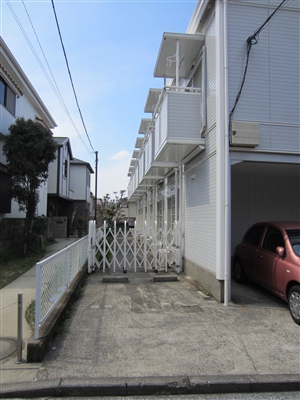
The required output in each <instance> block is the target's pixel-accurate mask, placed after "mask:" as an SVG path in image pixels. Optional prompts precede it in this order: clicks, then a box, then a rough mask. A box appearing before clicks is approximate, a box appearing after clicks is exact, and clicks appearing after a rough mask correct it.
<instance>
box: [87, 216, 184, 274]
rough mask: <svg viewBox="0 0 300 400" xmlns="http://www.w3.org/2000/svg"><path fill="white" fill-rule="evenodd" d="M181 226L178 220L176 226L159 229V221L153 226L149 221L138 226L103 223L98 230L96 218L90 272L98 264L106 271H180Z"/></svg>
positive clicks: (90, 234) (91, 235) (93, 228)
mask: <svg viewBox="0 0 300 400" xmlns="http://www.w3.org/2000/svg"><path fill="white" fill-rule="evenodd" d="M178 229H179V225H178V224H177V223H176V222H175V223H174V225H173V228H170V229H167V223H166V222H165V227H164V228H163V229H159V228H157V223H156V221H155V222H154V224H153V226H152V227H150V226H149V225H148V224H147V222H146V221H145V223H144V224H143V226H142V228H141V229H138V228H137V226H136V222H135V225H134V228H128V224H127V223H126V222H125V223H124V226H122V227H119V228H117V225H116V222H115V223H114V226H113V227H112V228H109V227H108V226H107V224H106V222H104V225H103V226H102V227H101V228H99V229H97V230H96V229H95V223H94V221H90V225H89V243H90V250H89V263H88V272H89V273H91V272H92V271H93V270H94V269H95V268H96V267H97V268H99V269H102V271H103V272H105V270H106V269H109V270H111V271H112V272H116V271H117V270H121V271H122V270H123V272H127V270H131V271H133V272H136V271H137V270H144V271H145V272H146V271H147V270H149V269H150V270H151V269H152V270H154V271H155V272H157V271H158V270H159V269H164V270H165V271H167V270H168V267H173V268H175V269H176V271H177V272H181V260H180V258H181V257H180V251H179V245H178V237H179V230H178Z"/></svg>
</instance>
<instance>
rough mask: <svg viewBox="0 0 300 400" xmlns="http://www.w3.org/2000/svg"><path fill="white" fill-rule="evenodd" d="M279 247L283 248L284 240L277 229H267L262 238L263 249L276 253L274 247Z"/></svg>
mask: <svg viewBox="0 0 300 400" xmlns="http://www.w3.org/2000/svg"><path fill="white" fill-rule="evenodd" d="M278 246H281V247H283V248H284V240H283V237H282V234H281V233H280V231H279V230H278V229H275V228H272V227H269V228H268V230H267V233H266V236H265V238H264V242H263V246H262V247H263V249H266V250H269V251H271V252H272V253H276V247H278Z"/></svg>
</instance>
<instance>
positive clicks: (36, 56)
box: [6, 0, 90, 154]
mask: <svg viewBox="0 0 300 400" xmlns="http://www.w3.org/2000/svg"><path fill="white" fill-rule="evenodd" d="M22 2H23V5H24V8H25V11H26V13H27V16H28V19H29V21H30V24H31V26H32V29H33V31H34V34H35V36H36V39H37V41H38V43H39V46H40V49H41V51H42V54H43V56H44V59H45V62H46V64H47V66H48V69H49V71H50V74H51V76H52V79H53V82H54V84H53V82H52V80H51V79H50V77H49V75H48V73H47V71H46V69H45V68H44V65H43V63H42V62H41V60H40V58H39V56H38V54H37V52H36V51H35V49H34V46H33V45H32V43H31V41H30V39H29V37H28V35H27V34H26V32H25V29H24V28H23V26H22V24H21V22H20V20H19V19H18V17H17V15H16V13H15V11H14V9H13V8H12V6H11V4H10V3H9V1H8V0H6V3H7V6H8V7H9V9H10V12H11V13H12V15H13V17H14V19H15V21H16V22H17V24H18V26H19V28H20V30H21V32H22V34H23V36H24V38H25V39H26V41H27V43H28V46H29V47H30V49H31V51H32V53H33V55H34V57H35V59H36V60H37V62H38V64H39V66H40V68H41V70H42V71H43V73H44V75H45V77H46V79H47V80H48V82H49V85H50V86H51V88H52V90H53V92H54V94H55V95H56V97H57V99H58V100H59V102H60V104H61V106H62V108H63V109H64V111H65V112H66V114H67V115H68V117H69V118H70V121H71V123H72V125H73V127H74V129H75V131H76V133H77V134H78V136H79V139H80V140H81V142H82V144H83V145H84V147H85V149H86V150H87V152H88V154H90V149H89V148H88V147H87V146H86V144H85V142H84V141H83V139H82V137H81V135H80V133H79V131H78V129H77V127H76V125H75V123H74V121H73V119H72V117H71V114H70V113H69V111H68V108H67V106H66V104H65V102H64V99H63V97H62V95H61V92H60V90H59V88H58V85H57V83H56V80H55V78H54V76H53V73H52V71H51V68H50V66H49V63H48V61H47V58H46V56H45V53H44V51H43V48H42V46H41V43H40V41H39V39H38V36H37V33H36V31H35V29H34V26H33V23H32V21H31V19H30V16H29V13H28V11H27V9H26V6H25V3H24V1H23V0H22Z"/></svg>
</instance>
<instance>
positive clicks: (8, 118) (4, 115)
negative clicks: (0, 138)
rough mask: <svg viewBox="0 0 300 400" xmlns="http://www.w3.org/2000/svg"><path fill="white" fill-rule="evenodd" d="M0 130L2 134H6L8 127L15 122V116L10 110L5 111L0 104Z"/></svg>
mask: <svg viewBox="0 0 300 400" xmlns="http://www.w3.org/2000/svg"><path fill="white" fill-rule="evenodd" d="M0 113H1V114H0V115H1V118H0V132H1V133H3V135H8V134H9V131H8V127H9V126H10V125H11V124H13V123H14V122H15V117H14V116H13V115H11V113H10V112H8V111H7V109H6V108H5V107H3V106H2V105H1V104H0Z"/></svg>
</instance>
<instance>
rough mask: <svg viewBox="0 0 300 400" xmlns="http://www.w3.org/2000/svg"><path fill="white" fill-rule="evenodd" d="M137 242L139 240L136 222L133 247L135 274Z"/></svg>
mask: <svg viewBox="0 0 300 400" xmlns="http://www.w3.org/2000/svg"><path fill="white" fill-rule="evenodd" d="M136 240H137V232H136V221H134V231H133V241H134V242H133V246H134V272H136Z"/></svg>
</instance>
